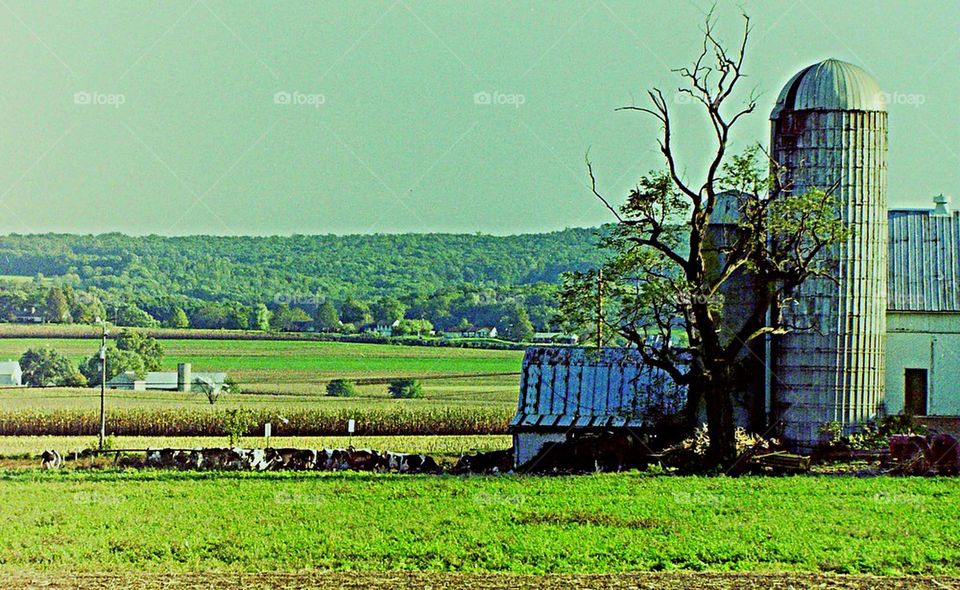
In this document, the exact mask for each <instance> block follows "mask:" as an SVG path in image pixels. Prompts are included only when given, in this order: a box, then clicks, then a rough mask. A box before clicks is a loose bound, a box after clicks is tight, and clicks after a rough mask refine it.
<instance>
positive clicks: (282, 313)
mask: <svg viewBox="0 0 960 590" xmlns="http://www.w3.org/2000/svg"><path fill="white" fill-rule="evenodd" d="M309 321H310V316H309V315H307V312H305V311H303V310H302V309H301V308H299V307H290V306H289V305H287V304H286V303H283V304H280V305H279V306H277V309H276V310H274V312H273V317H272V318H271V320H270V327H271V328H273V329H274V330H289V329H290V328H291V327H292V326H293V324H294V322H309Z"/></svg>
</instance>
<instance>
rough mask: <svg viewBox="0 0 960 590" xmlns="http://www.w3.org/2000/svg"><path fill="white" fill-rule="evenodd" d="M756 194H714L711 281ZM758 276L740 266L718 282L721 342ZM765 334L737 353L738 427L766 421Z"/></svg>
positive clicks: (743, 316) (752, 299) (750, 299)
mask: <svg viewBox="0 0 960 590" xmlns="http://www.w3.org/2000/svg"><path fill="white" fill-rule="evenodd" d="M755 199H756V197H755V196H753V195H746V194H739V193H736V192H732V191H730V192H723V193H720V194H718V195H717V198H716V202H715V203H714V208H713V212H712V213H711V215H710V223H709V225H708V226H707V239H706V240H705V243H704V257H705V259H706V263H707V273H708V279H710V280H716V279H717V278H718V277H719V274H720V273H721V272H722V270H723V267H724V265H725V264H726V260H727V255H726V252H728V251H729V249H730V248H732V247H734V246H735V245H736V243H737V241H738V240H740V238H741V236H742V235H743V230H742V229H741V227H740V224H741V222H742V218H743V208H744V207H745V206H748V205H749V204H750V202H751V201H754V200H755ZM759 288H760V285H759V281H758V280H757V278H756V276H755V275H753V274H752V273H750V272H748V271H747V269H746V268H745V267H741V268H740V269H738V270H736V271H735V272H734V273H733V274H732V275H731V276H730V277H729V278H728V279H727V280H726V281H724V283H723V285H722V286H721V287H720V296H721V299H722V309H721V311H720V312H719V316H720V322H721V331H720V337H721V342H722V343H723V344H727V343H730V342H732V341H733V340H734V339H735V338H736V337H737V334H738V332H739V331H740V330H741V329H742V328H743V326H744V324H745V322H746V320H747V318H749V317H750V316H751V315H752V314H753V312H754V309H755V308H756V305H757V300H758V290H759ZM766 344H767V343H766V339H764V338H757V339H754V340H753V341H752V342H749V343H747V344H746V345H745V346H744V347H743V349H742V350H741V351H740V354H739V355H738V357H737V365H738V366H737V379H736V383H737V389H736V390H735V391H734V394H733V395H734V410H735V412H736V416H735V420H736V422H737V425H738V426H742V427H744V428H747V429H750V430H753V431H756V432H763V431H765V430H766V426H767V407H766V389H767V388H766V381H767V379H766V376H767V373H768V371H767V370H766V363H765V362H764V361H765V358H766Z"/></svg>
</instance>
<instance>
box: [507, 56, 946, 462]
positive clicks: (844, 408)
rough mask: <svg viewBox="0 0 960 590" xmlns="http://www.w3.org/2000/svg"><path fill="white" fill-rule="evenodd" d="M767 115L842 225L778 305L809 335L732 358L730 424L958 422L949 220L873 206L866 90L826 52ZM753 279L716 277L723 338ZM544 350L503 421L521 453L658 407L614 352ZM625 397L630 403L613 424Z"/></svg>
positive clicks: (775, 143) (879, 116)
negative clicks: (737, 368) (841, 232)
mask: <svg viewBox="0 0 960 590" xmlns="http://www.w3.org/2000/svg"><path fill="white" fill-rule="evenodd" d="M770 120H771V142H770V143H771V146H770V152H771V156H772V157H773V159H774V160H775V161H777V162H779V163H780V164H782V165H783V166H785V168H786V173H787V175H786V178H785V182H787V184H788V185H789V186H791V187H792V190H794V191H798V192H799V191H806V190H808V189H813V188H819V189H822V190H826V191H832V192H833V193H834V195H835V196H836V197H837V199H838V200H839V202H840V206H841V211H840V213H841V218H842V219H843V221H844V222H845V223H846V224H847V225H848V226H849V227H851V228H852V229H853V231H852V232H851V237H850V238H849V240H848V241H847V242H846V243H844V244H841V245H839V247H837V248H835V249H833V250H831V251H829V252H824V255H825V256H826V258H825V262H826V263H827V264H829V265H831V267H833V269H834V274H833V276H832V277H831V278H830V279H825V278H817V279H811V280H809V281H807V282H806V283H804V284H803V285H802V286H801V287H800V288H799V289H798V290H797V292H796V293H794V294H793V295H794V296H793V301H792V302H791V304H790V305H789V306H787V307H784V309H782V310H780V312H781V313H782V314H783V315H784V317H785V319H786V320H787V322H788V323H791V324H793V325H809V324H811V323H812V324H813V325H814V326H815V329H812V330H799V331H793V332H790V333H788V334H784V335H779V336H771V337H768V338H766V340H764V341H761V342H757V343H756V344H757V346H755V347H753V348H752V349H751V350H749V351H746V352H745V353H744V357H743V358H744V364H745V370H744V375H743V378H742V380H741V384H740V391H737V392H735V393H736V395H735V396H734V397H735V399H736V400H738V403H737V406H738V407H737V422H738V423H739V424H740V425H742V426H747V427H751V428H752V429H754V430H759V431H761V432H770V433H773V434H775V435H776V436H779V437H781V438H782V439H784V440H785V441H786V442H787V443H788V444H790V445H792V446H793V447H796V448H810V447H812V446H814V445H816V444H817V443H818V442H820V441H821V440H822V439H823V437H824V436H825V435H824V433H823V430H822V427H823V426H824V425H825V424H827V423H831V422H836V423H838V424H840V426H841V427H842V428H843V429H844V431H846V432H850V431H851V430H853V429H855V428H856V427H857V426H858V425H860V424H863V423H864V422H867V421H870V420H875V419H878V418H880V417H882V416H883V415H887V414H897V413H908V414H912V415H915V416H928V417H932V416H937V417H944V416H947V417H953V418H951V420H953V421H955V422H960V420H957V419H956V417H957V416H960V215H958V213H957V212H950V211H949V209H948V206H947V205H948V199H947V198H946V197H944V196H943V195H940V196H937V197H936V198H934V200H933V205H934V207H933V208H932V209H891V210H888V208H887V178H886V175H887V163H886V154H887V126H886V125H887V113H886V103H885V100H884V95H883V93H882V92H881V90H880V87H879V85H878V84H877V82H876V81H875V80H874V79H873V78H872V77H871V76H870V75H869V74H867V73H866V72H865V71H864V70H862V69H861V68H859V67H857V66H854V65H851V64H848V63H845V62H841V61H838V60H832V59H831V60H826V61H823V62H820V63H817V64H814V65H812V66H810V67H807V68H805V69H803V70H801V71H800V72H799V73H797V74H796V75H795V76H793V78H791V79H790V81H789V82H788V83H787V84H786V86H785V87H784V88H783V91H782V92H781V94H780V96H779V98H778V100H777V103H776V106H775V107H774V109H773V111H772V113H771V115H770ZM729 197H730V196H729V195H726V196H724V195H721V196H720V198H719V200H718V202H717V206H716V208H715V210H714V214H713V215H712V216H711V218H710V228H709V231H710V236H711V241H713V242H714V247H716V248H717V250H718V251H722V248H723V247H724V246H725V245H729V244H725V243H724V240H729V239H732V238H734V239H735V236H736V232H737V228H738V223H739V214H740V212H739V210H738V207H739V205H738V202H739V199H731V198H729ZM756 288H758V287H757V286H756V285H755V284H754V283H753V282H752V281H751V277H750V275H749V273H742V275H740V276H738V277H735V278H734V279H732V280H731V281H729V282H728V284H726V285H725V290H724V297H725V300H726V301H727V305H726V306H725V309H724V315H725V316H726V317H727V318H728V319H729V322H730V324H731V326H730V327H731V330H733V331H734V332H735V331H736V330H737V328H738V325H737V322H738V321H742V318H744V317H746V316H747V315H748V314H747V313H746V307H747V306H750V305H752V298H753V293H754V292H755V291H753V289H756ZM544 350H545V349H533V350H531V351H528V352H527V355H526V357H525V359H524V366H523V383H522V385H521V392H520V400H519V403H518V409H517V414H516V417H515V418H514V420H513V422H512V425H511V429H512V431H513V433H514V435H515V436H516V437H518V438H517V443H518V453H520V454H521V455H523V456H527V457H529V456H533V454H535V452H536V450H538V448H539V447H538V444H541V443H542V442H546V441H548V440H557V439H558V438H559V437H562V436H571V435H576V433H577V432H578V431H579V430H581V429H585V428H604V429H611V428H614V429H616V428H620V429H624V428H631V427H632V426H631V425H632V424H640V423H643V422H644V419H645V418H647V417H649V413H650V412H649V410H648V409H647V408H648V407H651V408H657V411H661V410H665V409H669V407H670V404H671V403H672V400H673V397H672V394H673V393H674V392H672V391H671V390H670V389H669V388H665V389H663V390H662V391H661V392H660V394H659V395H662V396H663V403H660V404H655V403H653V402H652V400H650V399H649V398H647V397H644V396H645V395H646V394H647V393H651V391H652V390H651V389H650V387H648V381H649V380H647V379H646V378H645V377H642V376H643V375H651V376H656V375H655V374H656V372H655V371H651V370H650V368H649V367H644V366H643V363H642V362H641V360H640V359H639V358H636V356H635V355H634V356H633V357H631V354H632V353H630V352H628V351H625V350H623V349H613V350H617V351H619V352H611V351H609V350H602V351H600V353H599V354H597V353H596V351H595V352H594V354H593V355H591V354H588V352H587V350H585V349H560V348H557V349H553V350H554V352H552V353H547V352H544ZM557 351H560V352H557ZM624 383H633V385H630V386H629V387H625V386H624ZM658 387H663V385H662V384H661V385H658ZM638 388H639V389H638ZM637 396H639V397H637ZM631 404H632V405H631ZM628 407H629V408H633V410H632V411H634V412H636V413H635V414H632V415H631V418H630V419H629V420H627V421H626V422H624V421H623V420H622V416H621V414H622V413H623V411H624V408H628ZM931 419H932V418H931ZM938 419H939V418H938ZM770 426H773V428H769V427H770Z"/></svg>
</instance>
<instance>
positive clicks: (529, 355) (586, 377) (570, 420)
mask: <svg viewBox="0 0 960 590" xmlns="http://www.w3.org/2000/svg"><path fill="white" fill-rule="evenodd" d="M684 398H685V392H684V391H682V390H681V389H679V388H677V387H676V386H675V385H674V384H673V382H672V380H670V379H669V378H668V376H667V375H666V374H665V373H664V372H663V371H660V370H658V369H655V368H653V367H650V366H649V365H645V364H644V363H643V359H642V358H640V354H639V352H638V351H637V350H636V349H631V348H601V349H597V348H582V347H577V348H573V347H553V348H551V347H536V348H528V349H527V351H526V354H525V355H524V359H523V372H522V375H521V380H520V396H519V400H518V403H517V413H516V415H515V416H514V418H513V420H511V422H510V433H511V434H512V435H513V443H514V451H515V452H514V460H515V462H516V465H517V466H520V465H524V464H526V463H527V462H528V461H530V460H531V459H533V458H534V457H535V456H536V455H537V453H539V452H540V449H541V448H543V446H544V445H545V444H547V443H551V442H562V441H565V440H567V438H568V437H569V436H570V435H572V434H573V433H579V432H617V431H620V432H624V431H627V432H635V433H639V432H641V431H643V430H644V429H645V428H647V427H649V426H651V425H653V423H654V422H655V421H656V420H658V419H659V418H661V417H663V416H669V415H673V414H676V413H678V412H681V411H682V410H683V407H684Z"/></svg>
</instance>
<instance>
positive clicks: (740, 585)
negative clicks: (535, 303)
mask: <svg viewBox="0 0 960 590" xmlns="http://www.w3.org/2000/svg"><path fill="white" fill-rule="evenodd" d="M0 587H4V588H27V589H40V588H43V589H46V590H59V589H67V588H69V589H71V590H87V589H90V590H100V589H103V588H128V589H132V590H154V589H156V590H160V589H163V590H200V589H201V588H222V589H229V590H233V589H237V590H239V589H241V588H244V589H245V588H276V589H282V590H293V589H298V590H300V589H306V588H318V589H330V588H344V589H348V590H361V589H363V590H366V589H367V588H398V589H411V590H412V589H414V588H416V589H420V588H433V589H437V590H441V589H443V590H445V589H452V588H471V589H478V590H499V589H501V588H503V589H507V588H524V589H530V590H533V589H544V590H560V589H567V588H584V589H587V588H589V589H592V590H627V589H638V590H639V589H643V590H646V589H655V588H656V589H660V588H664V589H667V590H674V589H675V590H685V589H691V590H714V589H737V590H739V589H744V590H746V589H750V590H752V589H753V588H773V589H776V590H787V589H792V588H824V589H843V590H851V589H858V590H859V589H867V588H870V589H874V588H875V589H879V590H887V589H890V590H892V589H898V590H902V589H909V588H931V587H936V588H960V578H947V577H940V578H932V577H918V578H894V577H874V576H830V575H820V574H729V573H638V574H610V575H548V576H514V575H504V574H445V573H409V572H384V573H352V572H304V573H296V574H272V573H259V574H210V573H203V574H197V573H193V574H156V573H150V574H146V573H136V574H117V575H112V574H111V575H107V574H104V575H98V574H17V573H13V574H0Z"/></svg>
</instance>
